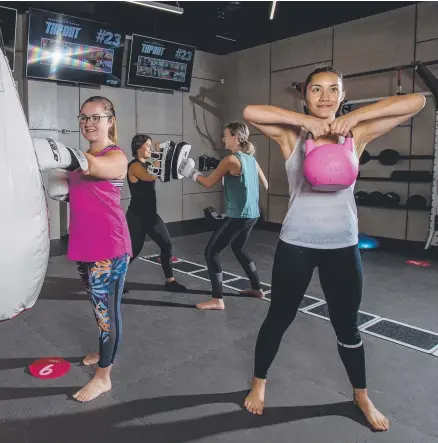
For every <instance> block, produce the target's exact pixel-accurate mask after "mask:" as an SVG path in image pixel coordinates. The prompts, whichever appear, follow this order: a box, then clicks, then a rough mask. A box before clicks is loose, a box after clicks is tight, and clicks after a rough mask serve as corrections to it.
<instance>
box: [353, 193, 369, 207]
mask: <svg viewBox="0 0 438 443" xmlns="http://www.w3.org/2000/svg"><path fill="white" fill-rule="evenodd" d="M368 197H369V196H368V192H365V191H358V192H356V193H355V194H354V199H355V200H356V204H358V205H366V204H368Z"/></svg>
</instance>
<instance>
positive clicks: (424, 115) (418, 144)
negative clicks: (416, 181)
mask: <svg viewBox="0 0 438 443" xmlns="http://www.w3.org/2000/svg"><path fill="white" fill-rule="evenodd" d="M434 133H435V104H434V101H433V98H432V97H428V98H427V102H426V105H425V107H424V108H423V110H422V111H421V112H419V113H418V114H417V115H416V116H415V117H414V118H413V125H412V153H413V154H417V155H432V154H433V151H434V146H433V143H434Z"/></svg>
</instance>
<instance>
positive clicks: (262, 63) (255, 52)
mask: <svg viewBox="0 0 438 443" xmlns="http://www.w3.org/2000/svg"><path fill="white" fill-rule="evenodd" d="M269 57H270V47H269V45H262V46H257V47H256V48H251V49H247V50H245V51H240V52H236V53H233V54H229V55H227V56H225V58H224V60H223V65H224V77H225V97H224V98H226V101H227V106H226V109H225V121H231V120H242V118H243V116H242V113H243V109H244V108H245V106H247V105H249V104H268V103H269V82H270V71H269Z"/></svg>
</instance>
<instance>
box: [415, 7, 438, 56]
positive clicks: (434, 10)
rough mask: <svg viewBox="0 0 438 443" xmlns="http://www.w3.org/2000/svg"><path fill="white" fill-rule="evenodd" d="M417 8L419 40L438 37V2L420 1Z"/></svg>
mask: <svg viewBox="0 0 438 443" xmlns="http://www.w3.org/2000/svg"><path fill="white" fill-rule="evenodd" d="M417 8H418V10H417V11H418V12H417V41H421V40H429V39H431V38H438V26H437V23H438V3H437V2H418V4H417ZM417 60H421V59H420V58H418V57H417Z"/></svg>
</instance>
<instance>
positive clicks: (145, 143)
mask: <svg viewBox="0 0 438 443" xmlns="http://www.w3.org/2000/svg"><path fill="white" fill-rule="evenodd" d="M151 148H152V139H151V137H150V136H149V135H145V134H137V135H136V136H134V138H133V139H132V142H131V150H132V156H133V157H134V159H133V160H132V161H131V162H130V163H129V165H128V176H127V178H128V185H129V191H130V193H131V201H130V203H129V207H128V211H127V212H126V219H127V221H128V228H129V233H130V235H131V242H132V259H131V261H130V264H131V263H132V262H133V261H134V259H135V258H136V257H137V256H138V255H139V254H140V252H141V250H142V248H143V245H144V242H145V239H146V235H148V236H149V237H150V238H151V239H152V240H153V241H154V242H155V243H156V244H157V245H158V246H159V247H160V249H161V252H160V259H161V266H162V268H163V272H164V276H165V278H166V284H165V286H166V288H167V289H168V290H169V291H172V292H186V291H187V289H186V288H185V287H184V286H182V285H180V284H179V283H178V282H177V281H176V280H175V278H174V277H173V269H172V242H171V240H170V236H169V232H168V231H167V228H166V225H165V224H164V221H163V220H162V219H161V217H160V216H159V215H158V214H157V196H156V193H155V180H156V179H157V177H156V176H154V175H151V174H149V173H148V172H147V170H146V159H148V158H150V156H151Z"/></svg>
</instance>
